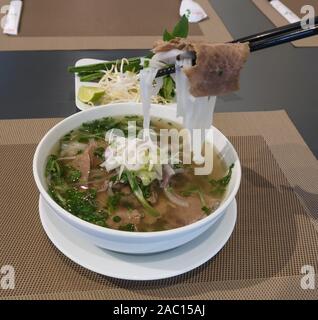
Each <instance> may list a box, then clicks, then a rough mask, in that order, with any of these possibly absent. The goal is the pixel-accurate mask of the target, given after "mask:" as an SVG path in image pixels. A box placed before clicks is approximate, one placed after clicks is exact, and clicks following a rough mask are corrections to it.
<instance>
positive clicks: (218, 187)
mask: <svg viewBox="0 0 318 320" xmlns="http://www.w3.org/2000/svg"><path fill="white" fill-rule="evenodd" d="M233 168H234V163H232V164H231V165H230V167H229V170H228V173H227V175H226V176H224V177H223V178H221V179H219V180H215V179H211V180H210V181H209V182H210V184H211V186H212V190H211V193H214V194H222V193H224V192H225V191H226V187H227V186H228V184H229V182H230V180H231V176H232V170H233Z"/></svg>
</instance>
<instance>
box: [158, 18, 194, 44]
mask: <svg viewBox="0 0 318 320" xmlns="http://www.w3.org/2000/svg"><path fill="white" fill-rule="evenodd" d="M188 33H189V20H188V18H187V16H186V15H185V14H184V15H183V16H182V17H181V19H180V20H179V22H178V23H177V24H176V25H175V27H174V29H173V31H172V32H171V33H170V32H168V30H167V29H165V30H164V33H163V41H170V40H172V39H174V38H186V37H187V36H188Z"/></svg>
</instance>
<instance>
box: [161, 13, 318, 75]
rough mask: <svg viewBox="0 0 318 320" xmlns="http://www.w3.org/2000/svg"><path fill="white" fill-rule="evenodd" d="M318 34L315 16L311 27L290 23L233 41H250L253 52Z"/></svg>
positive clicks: (169, 71)
mask: <svg viewBox="0 0 318 320" xmlns="http://www.w3.org/2000/svg"><path fill="white" fill-rule="evenodd" d="M317 34H318V16H317V17H315V25H314V26H313V27H312V28H309V29H303V28H302V25H301V22H296V23H292V24H288V25H286V26H283V27H279V28H275V29H271V30H268V31H264V32H261V33H257V34H254V35H251V36H248V37H244V38H240V39H237V40H234V41H231V43H239V42H240V43H246V42H248V43H249V46H250V50H251V52H254V51H258V50H262V49H266V48H270V47H274V46H278V45H280V44H283V43H287V42H291V41H295V40H300V39H304V38H308V37H312V36H314V35H317ZM175 71H176V70H175V67H174V66H169V67H167V68H163V69H160V70H159V71H158V72H157V75H156V77H162V76H165V75H169V74H172V73H175Z"/></svg>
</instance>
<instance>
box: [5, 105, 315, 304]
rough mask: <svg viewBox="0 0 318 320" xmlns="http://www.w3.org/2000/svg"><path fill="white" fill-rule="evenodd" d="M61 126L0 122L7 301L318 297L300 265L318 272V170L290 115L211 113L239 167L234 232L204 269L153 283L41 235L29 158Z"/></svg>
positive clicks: (51, 121) (47, 121)
mask: <svg viewBox="0 0 318 320" xmlns="http://www.w3.org/2000/svg"><path fill="white" fill-rule="evenodd" d="M58 121H59V119H41V120H3V121H0V153H1V159H0V168H1V182H2V186H5V188H4V187H2V188H1V189H0V204H1V210H0V219H1V225H0V234H1V251H0V265H1V264H2V265H4V264H9V265H12V266H14V268H15V272H16V281H15V282H16V283H15V289H14V290H1V289H0V298H1V299H43V298H45V299H170V298H180V299H191V298H196V299H286V298H295V299H298V298H302V299H317V298H318V290H303V289H302V288H301V284H300V283H301V278H302V277H303V275H302V274H301V268H302V266H304V265H311V266H313V267H314V268H315V269H316V270H317V268H318V262H317V256H318V233H317V230H318V229H317V228H316V220H317V208H318V205H317V197H318V196H317V193H318V185H317V181H318V165H317V160H316V159H315V157H314V156H313V155H312V153H311V152H310V150H309V149H308V147H307V146H306V144H305V143H304V141H303V140H302V138H301V137H300V135H299V134H298V132H297V130H296V129H295V127H294V126H293V124H292V123H291V121H290V120H289V118H288V116H287V115H286V113H285V112H284V111H276V112H251V113H222V114H216V115H215V125H216V127H218V128H219V129H220V130H221V131H222V132H224V133H225V134H226V135H227V136H228V137H229V138H230V140H231V141H232V143H233V144H234V146H235V148H236V149H237V151H238V153H239V157H240V159H241V162H242V170H243V172H242V183H241V187H240V190H239V193H238V195H237V202H238V220H237V225H236V228H235V231H234V233H233V235H232V237H231V238H230V240H229V242H228V243H227V244H226V246H225V247H224V248H223V250H222V251H221V252H220V253H219V254H218V255H217V256H215V257H214V258H213V259H212V260H210V261H208V262H207V263H205V264H204V265H203V266H201V267H199V268H197V269H195V270H193V271H191V272H189V273H186V274H184V275H181V276H178V277H174V278H170V279H166V280H160V281H147V282H141V281H138V282H136V281H121V280H117V279H112V278H109V277H105V276H101V275H98V274H95V273H93V272H90V271H88V270H86V269H84V268H82V267H80V266H78V265H76V264H75V263H73V262H71V261H70V260H69V259H68V258H66V257H65V256H63V254H61V253H60V252H59V251H58V250H57V249H56V248H55V247H54V246H53V245H52V244H51V242H50V241H49V239H48V238H47V236H46V234H45V232H44V230H43V229H42V226H41V223H40V219H39V214H38V197H39V194H38V191H37V189H36V187H35V184H34V182H33V177H32V158H33V154H34V151H35V148H36V144H37V143H38V141H39V140H40V139H41V137H42V135H43V134H44V132H45V131H47V130H48V129H49V128H50V127H51V126H52V125H53V124H54V123H56V122H58ZM30 128H32V130H30Z"/></svg>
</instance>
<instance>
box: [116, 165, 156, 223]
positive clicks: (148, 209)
mask: <svg viewBox="0 0 318 320" xmlns="http://www.w3.org/2000/svg"><path fill="white" fill-rule="evenodd" d="M122 177H126V179H127V180H128V183H129V185H130V188H131V190H132V192H133V193H134V194H135V196H136V198H137V199H138V200H139V202H140V203H141V204H142V206H143V207H144V209H145V210H146V212H147V213H149V214H150V215H152V216H154V217H158V216H159V215H160V213H159V212H158V211H157V210H156V209H155V208H153V207H152V206H151V205H150V204H149V203H148V201H147V200H146V199H145V197H144V195H143V192H142V190H141V189H140V186H139V184H138V181H137V178H136V176H135V175H134V174H133V173H132V172H130V171H127V170H126V171H124V172H123V174H122Z"/></svg>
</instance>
